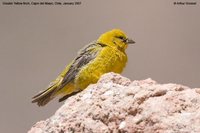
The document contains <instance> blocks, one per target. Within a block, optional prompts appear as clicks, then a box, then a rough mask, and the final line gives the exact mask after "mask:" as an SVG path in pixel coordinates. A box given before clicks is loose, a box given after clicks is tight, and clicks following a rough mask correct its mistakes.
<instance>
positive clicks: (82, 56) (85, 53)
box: [59, 42, 106, 89]
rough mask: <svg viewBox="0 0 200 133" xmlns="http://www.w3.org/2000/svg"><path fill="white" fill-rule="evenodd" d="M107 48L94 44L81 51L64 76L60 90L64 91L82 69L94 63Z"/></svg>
mask: <svg viewBox="0 0 200 133" xmlns="http://www.w3.org/2000/svg"><path fill="white" fill-rule="evenodd" d="M105 46H106V45H104V44H100V43H96V42H94V43H91V44H89V45H87V46H86V47H84V48H83V49H82V50H80V51H79V53H78V56H77V57H76V58H75V60H74V62H73V63H72V65H71V67H70V68H69V71H68V72H67V73H66V75H65V76H64V78H63V80H62V82H61V87H59V88H60V89H62V88H63V87H64V86H65V85H67V84H68V83H69V82H71V81H73V80H74V79H75V77H76V75H77V74H78V72H79V71H80V69H81V68H82V67H83V66H85V65H86V64H88V63H89V62H90V61H92V60H93V59H94V58H95V57H96V56H97V54H98V53H99V52H100V51H101V49H102V48H103V47H105Z"/></svg>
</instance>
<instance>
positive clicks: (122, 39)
mask: <svg viewBox="0 0 200 133" xmlns="http://www.w3.org/2000/svg"><path fill="white" fill-rule="evenodd" d="M97 42H99V43H102V44H105V45H108V46H110V47H113V48H117V49H118V50H121V51H125V49H126V48H127V46H128V44H131V43H135V42H134V41H133V40H132V39H130V38H128V37H127V36H126V34H125V33H124V32H123V31H121V30H119V29H113V30H111V31H108V32H106V33H104V34H102V35H101V36H100V37H99V39H98V40H97Z"/></svg>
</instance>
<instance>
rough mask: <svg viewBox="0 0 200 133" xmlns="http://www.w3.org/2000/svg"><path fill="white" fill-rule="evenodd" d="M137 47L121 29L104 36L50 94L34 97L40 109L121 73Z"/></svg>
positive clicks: (52, 85) (81, 55)
mask: <svg viewBox="0 0 200 133" xmlns="http://www.w3.org/2000/svg"><path fill="white" fill-rule="evenodd" d="M130 43H135V42H134V41H133V40H131V39H129V38H128V37H127V36H126V35H125V33H124V32H123V31H121V30H119V29H113V30H111V31H108V32H106V33H104V34H102V35H101V36H100V37H99V38H98V40H97V41H94V42H92V43H90V44H89V45H87V46H85V47H84V48H83V49H82V50H80V51H79V52H78V55H77V57H76V58H75V59H74V60H73V61H72V62H71V63H70V64H69V65H68V66H67V67H66V68H65V69H64V70H63V72H61V74H60V75H59V76H58V77H57V78H56V80H54V81H53V82H51V83H50V85H49V87H48V88H47V89H46V90H43V91H41V92H39V94H37V95H35V96H34V97H33V100H32V102H33V103H37V104H38V106H44V105H46V104H47V103H48V102H49V101H50V100H51V99H53V98H54V97H56V96H58V95H61V96H62V97H61V98H60V99H59V102H61V101H63V100H65V99H67V98H68V97H70V96H72V95H74V94H76V93H78V92H79V91H81V90H83V89H85V88H86V87H87V86H88V85H89V84H92V83H96V82H97V81H98V79H99V78H100V77H101V75H103V74H104V73H108V72H115V73H121V72H122V70H123V68H124V67H125V65H126V62H127V55H126V53H125V49H126V48H127V46H128V44H130Z"/></svg>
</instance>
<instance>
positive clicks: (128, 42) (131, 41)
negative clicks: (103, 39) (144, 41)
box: [126, 38, 135, 44]
mask: <svg viewBox="0 0 200 133" xmlns="http://www.w3.org/2000/svg"><path fill="white" fill-rule="evenodd" d="M126 43H127V44H134V43H135V41H133V40H132V39H130V38H127V39H126Z"/></svg>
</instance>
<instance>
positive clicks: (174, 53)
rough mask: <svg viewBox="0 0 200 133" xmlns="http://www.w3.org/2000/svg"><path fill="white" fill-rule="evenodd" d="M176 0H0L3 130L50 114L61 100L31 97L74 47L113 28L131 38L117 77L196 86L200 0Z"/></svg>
mask: <svg viewBox="0 0 200 133" xmlns="http://www.w3.org/2000/svg"><path fill="white" fill-rule="evenodd" d="M19 1H20V0H19ZM41 1H42V0H41ZM73 1H77V0H72V2H73ZM1 2H2V1H1ZM66 2H69V1H66ZM174 2H177V1H173V0H151V1H146V0H140V1H138V0H126V1H122V0H113V1H106V0H101V1H99V0H87V1H82V3H81V5H62V6H59V5H53V6H47V5H46V6H42V5H35V6H34V5H29V6H25V5H24V6H22V5H21V6H20V5H19V6H17V5H12V6H11V5H3V4H2V3H0V20H1V21H0V85H1V87H0V90H1V93H0V106H1V112H0V129H1V132H6V133H12V132H15V133H22V132H27V131H28V130H29V129H30V128H31V126H32V125H33V124H35V123H36V122H37V121H40V120H44V119H46V118H48V117H50V116H51V115H53V114H54V113H55V111H56V110H57V109H58V108H59V107H60V106H61V105H62V104H63V103H58V102H57V101H56V100H54V101H52V102H50V103H49V104H48V105H47V106H45V107H38V106H36V104H32V103H31V97H32V96H33V95H35V94H36V93H37V92H38V91H40V90H42V89H44V88H46V87H47V86H48V84H49V83H50V81H52V80H54V79H55V78H56V77H57V75H58V74H59V73H60V72H61V71H62V70H63V69H64V68H65V66H66V65H67V64H68V63H69V62H70V61H71V60H72V59H73V58H74V57H75V56H76V54H77V51H78V50H79V49H80V48H82V47H83V46H84V45H86V44H88V43H90V42H91V41H94V40H96V39H97V38H98V37H99V35H101V34H102V33H104V32H106V31H108V30H111V29H113V28H119V29H122V30H123V31H124V32H126V34H127V35H128V36H129V37H130V38H133V39H134V40H135V41H136V44H135V45H132V46H129V48H128V49H127V54H128V56H129V62H128V64H127V67H126V69H125V70H124V72H123V73H122V75H123V76H125V77H128V78H130V79H131V80H143V79H146V78H149V77H150V78H152V79H153V80H156V81H157V82H158V83H178V84H183V85H186V86H189V87H192V88H195V87H200V82H199V81H200V70H199V68H200V59H199V58H200V52H199V51H200V36H199V35H200V25H199V24H200V16H199V12H200V8H199V7H200V5H199V4H200V3H199V1H197V4H196V5H174Z"/></svg>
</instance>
